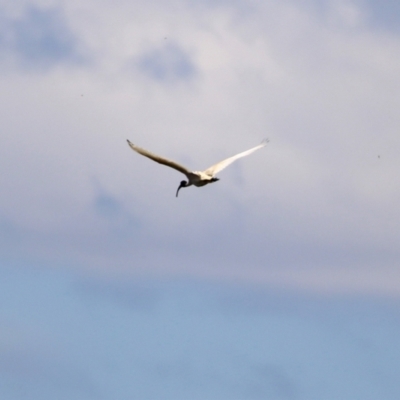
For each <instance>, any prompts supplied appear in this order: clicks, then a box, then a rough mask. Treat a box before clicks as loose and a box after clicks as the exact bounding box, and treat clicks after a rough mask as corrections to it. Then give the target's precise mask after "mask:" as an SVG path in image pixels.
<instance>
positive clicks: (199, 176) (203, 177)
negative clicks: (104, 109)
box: [128, 139, 269, 197]
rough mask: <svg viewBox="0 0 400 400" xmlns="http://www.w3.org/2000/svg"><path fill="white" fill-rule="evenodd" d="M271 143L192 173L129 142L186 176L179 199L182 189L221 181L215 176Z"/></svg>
mask: <svg viewBox="0 0 400 400" xmlns="http://www.w3.org/2000/svg"><path fill="white" fill-rule="evenodd" d="M268 142H269V140H268V139H264V140H263V141H262V142H261V143H260V144H259V145H258V146H256V147H253V148H251V149H249V150H246V151H243V152H242V153H239V154H236V155H235V156H232V157H229V158H227V159H226V160H222V161H220V162H219V163H217V164H214V165H212V166H211V167H209V168H207V169H206V170H205V171H190V170H188V169H187V168H186V167H184V166H183V165H180V164H178V163H176V162H175V161H171V160H168V159H167V158H164V157H160V156H157V155H156V154H153V153H150V152H149V151H147V150H145V149H142V148H141V147H139V146H136V145H135V144H133V143H132V142H130V141H129V140H128V144H129V146H131V148H132V149H133V150H135V151H136V152H137V153H139V154H141V155H142V156H145V157H148V158H150V159H151V160H153V161H155V162H158V163H159V164H163V165H166V166H167V167H171V168H174V169H176V170H177V171H179V172H182V174H184V175H186V177H187V179H188V180H187V181H181V183H180V185H179V187H178V190H177V191H176V197H178V193H179V190H180V188H183V187H189V186H192V185H194V186H197V187H200V186H204V185H207V184H208V183H212V182H216V181H218V180H219V179H218V178H216V177H215V175H216V174H217V173H218V172H219V171H222V170H223V169H224V168H226V167H227V166H228V165H229V164H231V163H233V162H234V161H236V160H237V159H238V158H241V157H245V156H248V155H249V154H251V153H253V152H254V151H256V150H258V149H261V148H262V147H264V146H265V145H266V144H267V143H268Z"/></svg>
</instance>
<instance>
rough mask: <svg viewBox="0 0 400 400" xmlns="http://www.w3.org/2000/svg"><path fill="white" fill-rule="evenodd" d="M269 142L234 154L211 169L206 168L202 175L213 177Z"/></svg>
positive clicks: (264, 141)
mask: <svg viewBox="0 0 400 400" xmlns="http://www.w3.org/2000/svg"><path fill="white" fill-rule="evenodd" d="M268 142H269V140H268V139H264V140H263V141H262V142H261V143H260V144H259V145H258V146H256V147H253V148H251V149H249V150H246V151H243V152H242V153H239V154H236V155H234V156H232V157H229V158H227V159H225V160H222V161H220V162H219V163H217V164H214V165H212V166H211V167H209V168H207V169H206V170H205V171H204V173H205V174H207V175H209V176H214V175H216V174H217V173H218V172H220V171H222V170H223V169H224V168H226V167H227V166H228V165H230V164H232V163H233V162H234V161H236V160H237V159H239V158H242V157H246V156H248V155H249V154H251V153H253V152H255V151H256V150H258V149H261V148H263V147H264V146H265V145H266V144H267V143H268Z"/></svg>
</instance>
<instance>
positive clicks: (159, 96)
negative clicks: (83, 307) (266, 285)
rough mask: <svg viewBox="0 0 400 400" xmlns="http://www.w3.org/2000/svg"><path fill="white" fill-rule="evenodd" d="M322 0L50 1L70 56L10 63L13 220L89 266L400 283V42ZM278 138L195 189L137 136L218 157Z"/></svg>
mask: <svg viewBox="0 0 400 400" xmlns="http://www.w3.org/2000/svg"><path fill="white" fill-rule="evenodd" d="M306 3H307V2H305V3H292V2H268V3H265V2H251V3H249V5H248V6H245V5H243V3H241V2H238V3H235V5H231V4H228V3H226V2H219V3H218V4H217V5H204V4H198V3H196V2H184V1H177V2H173V3H169V4H168V5H167V4H165V3H158V2H150V3H131V2H125V1H119V2H116V3H115V4H114V3H113V4H112V5H111V3H109V2H107V1H102V2H91V1H87V2H84V3H81V2H77V1H70V2H65V3H63V2H61V3H57V4H55V3H54V4H53V3H51V4H50V3H49V4H50V6H51V8H46V7H49V5H48V6H45V5H43V4H44V3H43V4H41V5H40V7H41V8H36V10H39V9H40V10H41V11H40V13H41V14H40V16H42V17H43V16H45V18H46V21H47V22H46V24H47V25H46V24H44V25H42V24H39V25H40V27H41V28H40V29H44V30H42V31H39V33H40V35H39V38H46V37H47V36H46V35H47V34H49V35H50V37H51V40H50V43H54V40H55V41H56V42H57V43H58V47H57V46H56V49H59V50H60V49H63V51H62V52H61V53H57V51H58V50H57V51H56V52H55V53H54V52H51V51H50V52H49V51H48V52H47V53H48V56H49V57H50V60H51V62H52V63H58V64H62V65H63V68H60V69H58V68H56V69H50V70H48V71H47V72H46V74H32V73H30V74H27V73H26V72H24V71H7V73H3V74H2V76H1V77H0V79H1V84H2V88H3V89H2V93H1V94H0V105H1V108H2V115H1V116H2V121H3V127H2V130H3V132H4V138H3V139H2V140H3V144H2V147H1V149H0V164H1V169H2V170H3V171H7V173H6V174H2V175H1V177H0V185H1V187H2V193H3V195H2V198H1V200H0V201H1V209H2V216H1V220H2V221H7V222H4V223H3V224H2V225H1V226H2V227H3V228H2V231H3V232H6V231H7V229H8V230H9V229H10V227H13V230H14V231H18V232H19V233H18V234H20V235H21V237H26V242H22V243H25V245H26V249H27V251H28V253H29V252H32V251H33V250H32V248H34V249H35V251H34V253H35V254H36V255H37V256H38V257H40V255H41V256H42V257H43V258H46V257H50V258H51V259H53V258H54V259H57V258H59V259H60V260H61V259H63V258H64V257H66V259H69V257H70V258H71V259H73V260H74V263H75V264H77V263H78V264H81V265H87V266H88V268H90V269H91V270H95V269H96V268H99V269H100V268H101V269H103V270H107V269H109V270H110V271H113V273H114V271H117V270H119V271H131V272H132V273H142V272H143V271H142V268H141V267H140V266H139V265H140V264H142V265H146V269H147V271H148V272H149V273H150V274H151V273H154V274H158V273H160V274H166V275H168V274H193V275H196V276H201V275H207V274H208V275H209V276H213V277H217V278H218V279H220V278H223V277H225V278H226V279H242V278H243V279H244V277H245V276H248V277H251V279H253V280H257V281H258V280H261V281H265V282H279V284H282V285H284V284H285V282H286V283H287V284H288V285H294V286H295V285H296V282H297V283H298V284H299V285H300V286H302V287H314V288H316V290H317V289H318V287H321V285H322V287H325V288H326V290H328V289H329V287H330V288H331V289H332V290H341V288H346V287H351V288H353V289H354V290H356V289H357V285H359V286H360V288H361V289H362V288H364V289H365V290H372V291H374V290H376V291H381V292H385V291H386V290H390V292H391V293H394V292H396V289H395V286H396V284H397V282H400V280H399V279H400V277H399V276H398V274H397V272H396V269H395V267H394V265H395V262H394V260H396V259H397V258H398V256H399V254H398V240H399V234H398V232H399V229H398V228H399V226H398V221H399V217H400V215H399V211H398V206H397V205H398V199H399V197H400V186H399V184H398V183H397V181H398V179H397V176H398V169H399V167H400V164H399V159H398V152H399V149H400V136H399V135H398V126H399V124H400V117H399V113H398V108H399V102H400V98H399V96H398V93H399V90H398V89H399V86H400V79H399V76H400V74H399V70H400V46H399V41H398V36H397V33H396V32H392V31H382V30H376V29H375V28H374V27H372V26H371V25H369V22H368V21H369V20H368V17H364V16H365V15H366V16H368V15H369V14H368V13H369V12H370V9H368V8H367V7H366V6H364V5H363V4H361V3H356V2H344V1H342V2H331V3H330V4H331V5H330V6H329V7H328V6H327V7H325V8H324V11H323V12H319V9H318V8H316V7H314V6H310V4H309V3H307V4H306ZM26 4H28V3H26ZM35 4H39V3H35ZM56 6H57V7H56ZM29 7H30V8H29ZM29 7H28V6H26V7H25V8H23V7H22V8H21V11H20V15H21V16H24V17H19V19H18V20H19V21H21V20H22V21H25V22H27V24H25V25H24V26H26V27H30V28H29V29H33V28H35V27H36V28H37V24H36V22H37V21H38V19H35V18H33V19H32V18H30V17H29V16H31V14H30V11H29V10H32V7H33V6H32V5H30V6H29ZM37 7H39V6H37ZM54 7H56V8H54ZM241 7H244V8H245V12H243V13H242V14H241V13H240V12H239V10H240V9H241ZM46 10H47V11H46ZM48 10H58V11H57V12H55V11H48ZM242 11H243V10H242ZM36 12H38V11H36ZM49 16H51V17H52V18H55V19H51V18H50V17H49ZM61 16H62V17H61ZM13 18H14V20H17V17H15V16H14V17H13ZM21 18H22V19H21ZM24 18H25V19H24ZM49 18H50V19H49ZM57 18H60V19H59V20H60V21H62V24H61V25H60V26H58V25H57V28H55V25H54V21H56V20H57V21H58V19H57ZM35 21H36V22H35ZM49 21H50V22H49ZM338 21H339V22H338ZM35 24H36V25H35ZM46 27H47V28H46ZM36 28H35V29H36ZM21 29H22V28H21ZM46 29H47V30H46ZM60 29H61V31H60ZM28 31H29V30H28ZM28 31H25V30H21V32H23V33H24V35H26V32H28ZM12 32H14V33H15V32H16V31H15V30H14V31H12ZM46 32H47V33H46ZM60 32H63V33H60ZM15 35H16V34H15ZM24 35H22V33H21V34H20V36H21V37H22V38H26V36H24ZM71 38H73V39H71ZM21 40H22V39H21ZM23 43H25V42H23ZM35 43H36V45H37V47H36V49H37V50H38V51H36V52H35V53H34V54H35V56H36V55H39V54H41V52H42V51H43V52H44V51H45V50H46V49H47V50H48V47H46V46H47V45H45V44H43V43H47V42H46V41H44V42H43V40H42V39H40V40H36V41H35ZM14 47H15V46H14ZM50 47H51V46H50ZM82 48H85V52H84V54H85V57H87V58H88V59H90V60H91V62H90V63H80V64H79V63H78V64H77V65H76V64H74V65H73V66H72V65H71V63H70V62H69V61H70V59H71V58H72V59H74V57H77V55H78V54H81V53H79V51H80V50H79V49H82ZM21 54H25V53H21ZM29 54H30V55H29ZM54 55H57V57H56V56H54ZM28 56H29V57H28ZM53 56H54V57H53ZM21 57H22V56H21ZM24 57H25V58H24V60H25V61H27V62H30V61H29V60H31V61H32V60H33V61H32V66H34V65H35V62H36V61H35V59H34V58H32V54H31V53H26V54H25V56H24ZM55 60H56V61H55ZM58 64H57V65H58ZM166 83H168V84H166ZM264 137H269V138H270V139H271V142H270V143H269V144H268V146H267V147H266V148H265V149H263V150H262V151H260V152H258V153H256V154H254V155H252V156H251V157H249V158H246V159H244V160H241V161H240V164H238V165H237V166H235V167H234V168H231V169H227V170H226V171H224V172H223V173H222V174H221V176H220V177H221V181H220V182H218V183H216V184H214V185H210V186H209V187H205V188H202V189H197V188H190V189H187V190H184V191H182V196H180V197H179V199H176V198H175V197H174V193H175V190H176V188H177V186H178V184H179V181H180V179H181V177H180V176H179V175H178V174H177V173H176V172H175V171H173V170H168V169H167V168H165V167H161V166H159V165H157V164H155V163H151V162H150V161H149V160H147V159H144V158H142V157H140V156H138V155H137V154H135V153H133V152H132V151H131V150H130V149H129V147H128V146H127V145H126V139H127V138H129V139H130V140H131V141H133V142H135V143H137V144H139V145H141V146H143V147H145V148H149V149H150V150H153V151H154V152H157V153H160V154H162V155H165V156H167V157H170V158H173V159H176V160H177V161H181V162H183V163H184V164H186V165H187V166H188V167H189V168H193V169H203V168H205V167H207V166H209V165H211V164H213V163H214V162H215V161H218V160H219V159H222V158H224V157H227V156H229V155H231V154H235V152H238V151H241V150H244V149H245V148H248V147H251V146H253V145H255V144H257V143H258V142H259V141H261V139H263V138H264ZM94 180H95V181H97V182H99V185H100V187H101V190H100V191H99V190H98V189H96V187H94V186H93V181H94ZM16 227H18V229H17V228H16ZM28 232H29V234H28ZM33 238H34V239H33ZM18 246H20V247H18ZM18 246H17V247H18V248H20V249H21V248H22V249H24V245H23V244H22V245H21V244H19V245H18ZM50 247H51V248H50ZM28 249H29V250H28ZM132 252H135V254H136V259H135V262H132V259H131V257H132ZM49 254H50V255H51V256H49ZM97 263H99V264H97ZM382 264H384V265H382ZM100 265H101V267H100ZM298 265H301V266H302V267H301V274H300V273H298V274H294V273H293V271H294V270H295V269H296V267H297V266H298ZM341 265H346V269H343V268H338V267H340V266H341ZM111 266H112V268H111ZM189 266H191V267H189ZM307 266H308V267H307ZM188 268H189V271H188ZM352 268H354V269H352ZM363 268H367V269H368V270H369V268H372V269H374V271H375V272H373V273H372V275H370V276H375V275H374V274H376V276H379V277H380V278H379V279H375V278H371V279H369V280H368V282H366V281H363V280H360V281H359V282H357V279H355V278H354V276H357V274H361V275H362V274H363V271H364V269H363ZM320 270H322V272H321V271H320ZM316 271H319V272H318V274H316ZM380 271H388V272H387V274H386V273H385V274H381V272H380ZM116 273H118V272H116ZM300 275H301V276H300ZM293 277H296V279H294V278H293ZM316 277H318V278H316ZM346 282H347V283H346ZM349 282H351V284H350V283H349ZM363 282H364V283H363ZM373 282H376V286H375V288H373ZM346 285H347V286H346ZM349 285H350V286H349ZM371 287H372V288H371ZM360 288H359V289H360ZM361 289H360V290H361ZM346 290H347V289H346Z"/></svg>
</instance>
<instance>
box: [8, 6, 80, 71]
mask: <svg viewBox="0 0 400 400" xmlns="http://www.w3.org/2000/svg"><path fill="white" fill-rule="evenodd" d="M0 57H1V58H3V59H4V58H6V59H7V58H11V59H14V60H15V62H16V63H17V64H18V65H19V66H20V67H22V68H24V69H28V70H31V69H34V70H43V69H44V70H48V69H49V68H51V67H55V66H57V65H61V64H67V65H74V64H75V65H79V64H82V63H83V62H84V60H85V57H84V55H83V54H82V53H81V51H80V49H79V45H78V40H77V37H76V36H75V35H74V33H73V32H72V30H71V29H70V28H69V26H68V23H67V21H66V19H65V17H64V15H63V12H62V10H61V9H60V8H39V7H37V6H34V5H31V6H28V7H27V8H26V10H25V12H24V13H23V14H22V15H21V16H19V17H9V16H7V15H5V13H4V12H3V14H2V15H1V28H0Z"/></svg>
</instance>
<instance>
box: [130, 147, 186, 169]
mask: <svg viewBox="0 0 400 400" xmlns="http://www.w3.org/2000/svg"><path fill="white" fill-rule="evenodd" d="M127 142H128V144H129V146H130V147H131V148H132V149H133V150H135V151H136V152H137V153H139V154H141V155H142V156H145V157H147V158H150V159H151V160H153V161H155V162H157V163H159V164H163V165H166V166H167V167H171V168H174V169H176V170H177V171H179V172H182V174H185V175H188V174H190V172H191V171H189V170H188V169H187V168H185V167H184V166H183V165H180V164H178V163H176V162H175V161H172V160H168V158H164V157H160V156H157V155H156V154H153V153H150V151H147V150H145V149H142V148H141V147H139V146H136V145H135V144H133V143H132V142H130V141H129V140H127Z"/></svg>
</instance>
